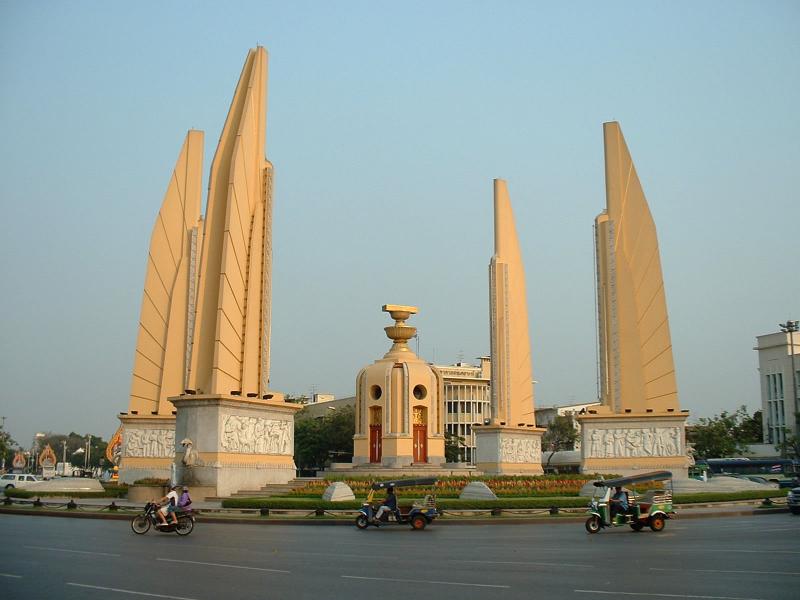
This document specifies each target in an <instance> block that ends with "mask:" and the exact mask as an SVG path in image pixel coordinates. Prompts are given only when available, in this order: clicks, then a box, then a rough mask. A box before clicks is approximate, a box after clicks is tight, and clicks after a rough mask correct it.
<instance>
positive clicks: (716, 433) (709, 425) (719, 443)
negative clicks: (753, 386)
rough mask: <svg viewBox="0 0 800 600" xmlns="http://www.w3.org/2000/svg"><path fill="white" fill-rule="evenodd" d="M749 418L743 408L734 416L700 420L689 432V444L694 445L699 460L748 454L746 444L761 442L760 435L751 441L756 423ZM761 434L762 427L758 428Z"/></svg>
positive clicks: (725, 414)
mask: <svg viewBox="0 0 800 600" xmlns="http://www.w3.org/2000/svg"><path fill="white" fill-rule="evenodd" d="M758 418H759V417H756V415H755V414H754V415H753V416H752V417H751V416H750V415H748V414H747V408H745V407H744V406H741V407H739V409H738V410H737V411H736V412H734V413H728V412H727V411H722V412H721V413H720V414H719V415H717V416H714V417H711V418H710V419H708V418H705V417H701V418H700V419H699V420H698V423H697V424H696V425H690V426H688V427H687V428H686V438H687V441H688V442H690V443H691V444H693V446H694V450H695V452H696V453H697V456H698V457H700V458H725V457H728V456H734V455H737V454H744V453H746V452H747V444H748V443H749V442H752V441H760V440H761V434H760V433H759V435H758V436H757V437H756V438H755V440H753V439H751V438H752V432H753V430H754V427H755V425H754V423H756V422H757V419H758ZM759 432H760V426H759Z"/></svg>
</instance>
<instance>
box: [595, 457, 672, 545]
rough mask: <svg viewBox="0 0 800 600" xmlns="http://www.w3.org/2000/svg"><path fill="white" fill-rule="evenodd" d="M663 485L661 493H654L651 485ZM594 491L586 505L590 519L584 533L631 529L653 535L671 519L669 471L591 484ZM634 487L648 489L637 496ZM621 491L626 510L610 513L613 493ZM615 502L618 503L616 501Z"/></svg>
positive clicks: (659, 491)
mask: <svg viewBox="0 0 800 600" xmlns="http://www.w3.org/2000/svg"><path fill="white" fill-rule="evenodd" d="M658 482H663V483H662V485H661V488H660V489H658V488H657V489H653V488H652V486H650V485H647V484H653V483H658ZM594 486H595V490H594V496H593V497H592V503H591V504H590V505H589V511H588V513H589V518H588V519H586V531H588V532H589V533H597V532H598V531H600V529H602V528H604V527H620V526H622V525H630V527H631V529H633V530H634V531H640V530H642V529H643V528H644V527H646V526H647V527H650V529H652V530H653V531H661V530H662V529H664V525H665V524H666V520H667V519H669V518H670V515H674V514H675V511H674V510H673V509H672V473H671V472H669V471H653V472H651V473H642V474H641V475H633V476H631V477H619V478H617V479H606V480H601V481H595V482H594ZM635 487H639V489H642V488H643V487H644V488H651V489H647V490H646V491H644V492H643V493H641V494H638V493H637V492H636V490H635ZM614 488H621V493H622V494H627V501H628V502H627V504H628V506H627V509H625V510H618V511H613V512H615V513H616V514H614V516H613V517H612V509H611V507H612V504H614V502H615V499H614V498H612V490H613V489H614ZM616 501H618V499H616Z"/></svg>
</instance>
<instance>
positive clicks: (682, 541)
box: [0, 514, 800, 600]
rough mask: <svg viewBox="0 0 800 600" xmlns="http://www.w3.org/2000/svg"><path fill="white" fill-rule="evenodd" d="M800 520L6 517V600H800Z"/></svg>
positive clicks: (2, 568)
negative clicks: (169, 522)
mask: <svg viewBox="0 0 800 600" xmlns="http://www.w3.org/2000/svg"><path fill="white" fill-rule="evenodd" d="M798 533H800V517H796V516H793V515H791V514H773V515H763V516H751V517H726V518H715V519H707V520H700V519H694V520H685V521H680V520H675V521H668V522H667V527H666V528H665V530H664V531H663V532H661V533H653V532H651V531H650V530H649V529H647V530H644V531H642V532H640V533H634V532H632V531H631V530H630V529H628V528H622V527H620V528H617V529H612V530H604V531H601V532H600V533H598V534H596V535H588V534H587V533H586V532H585V531H584V529H583V525H581V524H575V523H562V524H539V525H481V526H458V527H457V526H444V525H439V526H437V525H436V524H434V525H433V526H431V527H429V528H428V529H426V530H425V531H421V532H415V531H411V530H410V529H407V528H405V527H386V528H382V529H380V530H376V529H374V528H370V529H369V530H367V531H358V530H357V529H356V528H355V527H352V528H351V527H330V526H320V525H309V526H278V525H275V526H259V525H217V524H204V523H202V522H201V523H198V524H197V526H196V528H195V530H194V533H192V534H191V535H190V536H189V537H186V538H180V537H178V536H177V535H175V534H174V533H172V534H164V533H156V532H154V531H152V530H151V531H150V532H149V533H147V534H146V535H143V536H138V535H135V534H134V533H133V532H132V531H131V530H130V527H129V525H128V523H126V522H124V521H107V520H82V519H66V518H46V517H26V516H14V515H0V598H3V599H4V600H12V599H18V598H24V599H34V598H59V599H71V598H80V599H86V600H95V599H96V600H113V599H117V598H129V599H135V598H142V599H143V600H144V599H146V598H150V599H157V598H179V599H187V600H188V599H191V600H215V599H217V598H220V599H223V598H224V599H225V600H229V599H230V600H235V599H240V598H241V599H245V598H258V599H282V598H287V599H291V600H298V599H303V598H309V599H311V598H314V599H319V600H322V599H326V598H347V599H352V600H359V599H364V600H367V599H369V600H375V599H376V598H377V599H381V600H385V599H391V598H413V599H414V600H422V599H426V598H433V599H436V600H449V599H459V600H465V599H469V598H482V599H484V598H485V599H493V598H498V599H500V598H502V599H504V600H505V599H510V598H525V599H531V598H536V599H537V600H538V599H541V598H553V599H576V600H597V599H601V600H602V599H605V598H611V597H614V598H617V599H621V598H625V599H627V598H631V599H635V598H641V599H646V600H653V599H658V598H671V599H681V598H703V599H725V600H732V599H735V600H744V599H763V600H779V599H783V598H785V599H792V600H796V599H797V598H800V544H798V543H797V542H798V539H800V537H799V536H798Z"/></svg>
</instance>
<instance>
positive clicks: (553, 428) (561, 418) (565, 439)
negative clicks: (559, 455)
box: [542, 414, 578, 469]
mask: <svg viewBox="0 0 800 600" xmlns="http://www.w3.org/2000/svg"><path fill="white" fill-rule="evenodd" d="M576 439H578V430H577V429H575V420H574V419H573V418H572V414H566V415H556V418H555V419H553V420H552V421H550V423H548V424H547V431H545V432H544V435H543V436H542V449H543V450H545V451H549V452H550V454H549V455H548V457H547V463H546V464H545V466H544V467H545V469H547V468H549V467H550V461H551V460H553V455H554V454H555V453H556V452H559V451H561V450H574V449H575V440H576Z"/></svg>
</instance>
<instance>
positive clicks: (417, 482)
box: [372, 477, 439, 490]
mask: <svg viewBox="0 0 800 600" xmlns="http://www.w3.org/2000/svg"><path fill="white" fill-rule="evenodd" d="M437 481H439V480H438V479H437V478H436V477H422V478H418V479H395V480H393V481H376V482H375V483H373V484H372V489H373V490H383V489H386V488H388V487H417V486H423V485H433V484H435V483H436V482H437Z"/></svg>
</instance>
